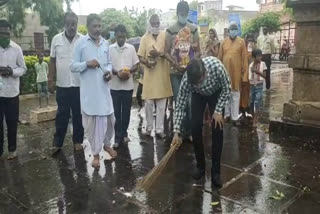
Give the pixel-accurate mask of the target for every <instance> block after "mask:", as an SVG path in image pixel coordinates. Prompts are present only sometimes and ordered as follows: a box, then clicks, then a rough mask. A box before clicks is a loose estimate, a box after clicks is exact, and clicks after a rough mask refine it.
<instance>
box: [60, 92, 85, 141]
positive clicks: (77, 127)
mask: <svg viewBox="0 0 320 214" xmlns="http://www.w3.org/2000/svg"><path fill="white" fill-rule="evenodd" d="M56 100H57V104H58V111H57V116H56V133H55V135H54V145H55V146H57V147H62V146H63V141H64V138H65V136H66V133H67V129H68V124H69V118H70V110H71V111H72V125H73V137H72V141H73V143H74V144H76V143H77V144H82V142H83V135H84V131H83V126H82V116H81V107H80V88H79V87H70V88H61V87H57V94H56Z"/></svg>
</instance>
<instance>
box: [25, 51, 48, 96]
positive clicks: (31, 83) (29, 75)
mask: <svg viewBox="0 0 320 214" xmlns="http://www.w3.org/2000/svg"><path fill="white" fill-rule="evenodd" d="M24 61H25V63H26V66H27V68H28V70H27V72H26V74H25V75H23V76H22V77H21V79H20V81H21V82H20V92H21V94H31V93H36V92H37V74H36V71H35V70H34V65H35V64H36V63H37V62H38V57H37V56H24ZM44 61H45V62H47V63H48V64H49V61H50V57H45V58H44Z"/></svg>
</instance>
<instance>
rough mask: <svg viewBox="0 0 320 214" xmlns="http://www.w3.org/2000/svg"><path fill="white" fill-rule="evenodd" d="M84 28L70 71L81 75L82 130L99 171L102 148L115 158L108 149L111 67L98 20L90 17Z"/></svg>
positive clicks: (111, 119)
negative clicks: (86, 30)
mask: <svg viewBox="0 0 320 214" xmlns="http://www.w3.org/2000/svg"><path fill="white" fill-rule="evenodd" d="M87 27H88V34H87V35H86V36H85V37H83V38H82V39H80V40H79V41H78V42H77V44H76V46H75V49H74V53H73V61H72V64H71V66H70V68H71V71H72V72H73V73H79V74H80V98H81V111H82V119H83V126H84V129H85V133H86V137H87V139H88V140H89V143H90V145H91V152H92V154H93V157H94V159H93V162H92V166H93V167H95V168H99V167H100V157H99V153H100V152H101V150H102V148H103V149H104V150H105V151H106V152H108V153H109V154H110V156H111V157H112V158H115V157H116V156H117V152H116V151H114V150H113V149H112V148H111V139H112V137H113V135H114V122H115V117H114V109H113V103H112V97H111V93H110V88H109V83H108V81H109V80H110V78H111V76H112V63H111V58H110V54H109V44H108V42H107V41H106V40H105V39H103V38H102V36H101V18H100V17H99V16H98V15H97V14H90V15H89V16H88V17H87Z"/></svg>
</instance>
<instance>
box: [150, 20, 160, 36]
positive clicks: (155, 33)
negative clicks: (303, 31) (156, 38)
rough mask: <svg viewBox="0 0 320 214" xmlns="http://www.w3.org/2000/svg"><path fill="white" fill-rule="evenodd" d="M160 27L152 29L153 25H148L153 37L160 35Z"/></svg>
mask: <svg viewBox="0 0 320 214" xmlns="http://www.w3.org/2000/svg"><path fill="white" fill-rule="evenodd" d="M160 30H161V29H160V26H159V27H152V26H151V24H150V23H149V24H148V27H147V31H148V32H149V33H151V34H153V35H158V34H159V33H160Z"/></svg>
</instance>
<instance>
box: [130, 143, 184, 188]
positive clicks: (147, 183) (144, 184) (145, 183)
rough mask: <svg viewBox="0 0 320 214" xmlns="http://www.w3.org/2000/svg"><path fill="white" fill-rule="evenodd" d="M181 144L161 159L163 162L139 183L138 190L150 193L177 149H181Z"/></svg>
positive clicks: (175, 145) (177, 144)
mask: <svg viewBox="0 0 320 214" xmlns="http://www.w3.org/2000/svg"><path fill="white" fill-rule="evenodd" d="M180 145H181V144H180V143H176V144H173V145H172V146H171V148H170V150H169V151H168V152H167V153H166V155H165V156H163V158H162V159H161V161H160V162H159V163H158V165H156V166H155V167H153V169H152V170H151V171H150V172H149V173H148V174H147V175H146V176H144V178H143V179H142V180H140V181H139V182H138V183H137V186H136V189H137V190H143V189H144V190H145V191H148V190H149V189H150V187H151V186H152V185H153V183H154V182H155V181H156V180H157V178H158V177H159V176H160V175H161V173H162V172H163V170H164V169H165V168H166V166H167V164H168V162H169V160H170V159H171V157H172V156H173V155H174V154H175V152H176V151H177V149H178V148H179V147H180Z"/></svg>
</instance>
